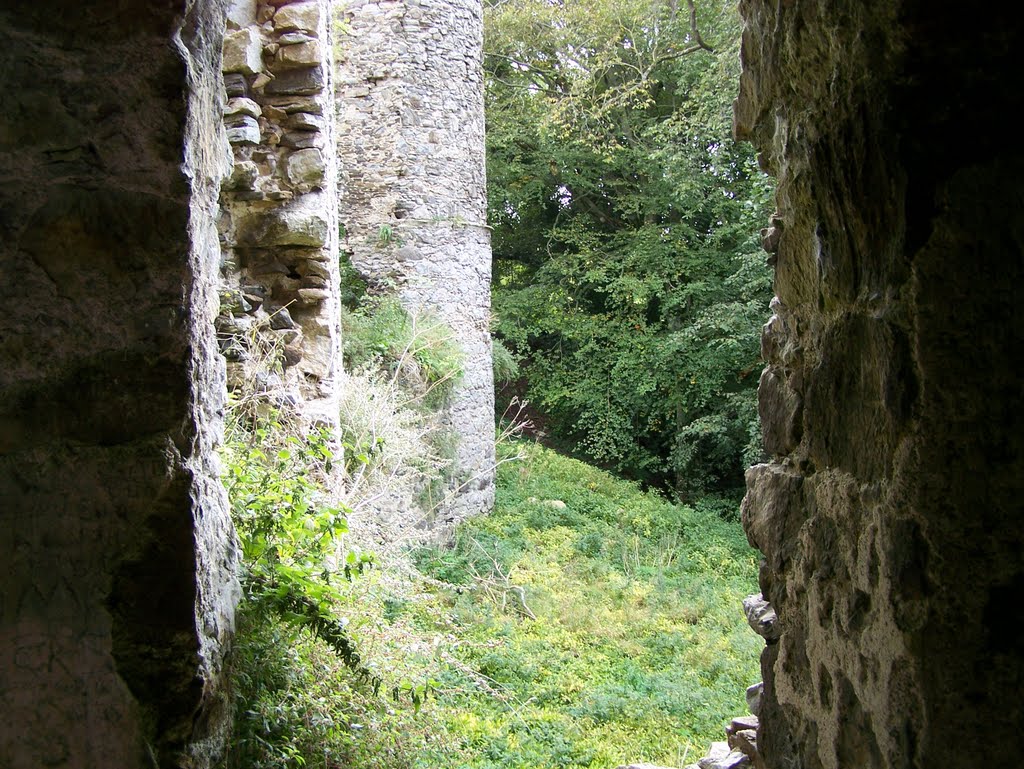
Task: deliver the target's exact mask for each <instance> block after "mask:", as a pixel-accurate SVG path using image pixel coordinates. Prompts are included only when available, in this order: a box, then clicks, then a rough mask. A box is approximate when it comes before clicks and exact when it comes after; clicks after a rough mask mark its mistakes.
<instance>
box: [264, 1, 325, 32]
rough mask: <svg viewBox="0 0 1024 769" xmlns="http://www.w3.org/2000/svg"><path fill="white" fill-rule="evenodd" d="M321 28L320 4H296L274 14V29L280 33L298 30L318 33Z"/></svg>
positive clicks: (284, 7) (280, 9)
mask: <svg viewBox="0 0 1024 769" xmlns="http://www.w3.org/2000/svg"><path fill="white" fill-rule="evenodd" d="M319 28H320V4H319V3H315V2H313V3H295V4H294V5H286V6H283V7H282V8H279V9H278V10H277V13H275V14H274V29H276V30H277V31H278V32H286V31H289V30H293V29H297V30H302V31H304V32H312V33H316V31H317V30H318V29H319Z"/></svg>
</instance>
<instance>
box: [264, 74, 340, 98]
mask: <svg viewBox="0 0 1024 769" xmlns="http://www.w3.org/2000/svg"><path fill="white" fill-rule="evenodd" d="M324 86H325V82H324V73H323V70H322V69H321V68H320V67H309V68H306V69H290V70H285V71H284V72H282V73H280V74H279V75H277V76H276V77H275V78H274V79H273V80H271V81H270V82H269V83H267V84H266V86H265V87H264V92H265V93H266V94H267V95H268V96H284V95H287V96H292V95H294V96H312V95H313V94H316V93H320V92H321V91H322V90H324Z"/></svg>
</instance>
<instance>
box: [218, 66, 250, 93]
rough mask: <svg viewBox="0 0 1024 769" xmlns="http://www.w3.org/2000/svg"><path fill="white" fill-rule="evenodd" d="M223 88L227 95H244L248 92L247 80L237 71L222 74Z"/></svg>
mask: <svg viewBox="0 0 1024 769" xmlns="http://www.w3.org/2000/svg"><path fill="white" fill-rule="evenodd" d="M224 90H225V91H226V92H227V95H228V96H229V97H234V96H245V95H246V94H247V93H248V92H249V81H248V80H246V77H245V75H243V74H241V73H238V72H231V73H225V74H224Z"/></svg>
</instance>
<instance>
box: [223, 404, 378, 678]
mask: <svg viewBox="0 0 1024 769" xmlns="http://www.w3.org/2000/svg"><path fill="white" fill-rule="evenodd" d="M232 428H233V429H232V430H231V431H230V433H231V438H230V440H228V441H227V442H226V443H225V445H224V447H223V449H222V451H221V457H222V460H223V463H224V468H225V471H224V476H223V478H224V485H225V487H226V489H227V492H228V499H229V501H230V503H231V514H232V520H233V521H234V524H235V530H236V531H237V532H238V539H239V542H240V543H241V546H242V563H243V566H244V571H243V573H242V582H243V588H244V589H245V599H246V602H247V605H248V610H249V611H250V612H251V613H253V614H255V615H267V614H271V613H272V614H275V615H276V616H278V617H279V618H281V619H282V620H284V621H285V622H286V623H289V624H291V625H293V626H295V627H296V628H305V629H308V630H309V631H310V632H311V633H313V634H314V635H316V636H318V637H320V638H322V639H323V640H324V641H325V642H326V643H327V644H328V645H329V646H330V647H331V648H332V649H333V650H334V651H335V653H336V654H337V655H338V656H339V657H340V658H341V659H342V660H343V661H344V662H345V664H347V665H348V666H349V667H350V668H351V669H352V670H353V671H354V672H356V673H357V674H358V675H359V676H361V677H363V678H365V679H367V680H372V678H373V677H372V675H371V674H370V671H369V670H367V669H366V668H365V667H364V666H362V664H361V660H360V657H359V654H358V653H357V652H356V650H355V647H354V646H353V644H352V642H351V640H350V639H349V637H348V634H347V633H346V632H345V628H344V624H343V623H341V622H339V621H338V619H337V618H336V616H335V611H334V609H335V606H336V604H337V601H338V600H339V597H340V596H339V593H338V590H337V588H336V587H335V586H334V582H336V580H337V578H338V574H339V573H340V574H342V575H344V578H346V579H351V578H352V576H353V575H354V574H355V573H357V572H361V571H362V570H363V569H364V568H365V567H366V566H367V565H369V563H371V558H370V557H369V556H368V555H367V554H366V553H357V552H355V551H352V550H350V551H348V552H347V553H341V552H340V549H339V548H340V545H341V543H340V541H339V538H340V537H341V535H342V534H344V533H345V532H347V531H348V525H347V522H346V518H345V511H344V510H343V509H341V508H339V507H336V506H333V505H330V504H328V503H327V502H326V500H325V499H324V492H323V489H322V484H321V479H322V475H323V474H324V473H327V472H330V470H331V466H332V463H333V457H334V454H333V451H332V450H331V448H330V438H331V436H330V434H329V432H328V431H326V430H319V431H317V432H314V433H310V434H308V435H306V436H304V437H302V438H300V437H298V436H296V435H294V434H288V433H287V432H286V431H285V430H284V429H283V428H282V425H281V423H280V422H278V421H276V420H275V419H274V418H273V416H271V418H270V419H268V420H261V421H260V422H257V423H256V424H255V425H254V426H252V428H251V430H247V429H245V428H243V426H242V425H241V424H240V423H239V422H235V423H233V425H232ZM339 556H340V557H339Z"/></svg>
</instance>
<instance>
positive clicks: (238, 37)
mask: <svg viewBox="0 0 1024 769" xmlns="http://www.w3.org/2000/svg"><path fill="white" fill-rule="evenodd" d="M223 67H224V71H225V72H240V73H242V74H245V75H255V74H256V73H257V72H262V71H263V43H262V41H261V40H260V35H259V32H257V31H256V29H255V28H254V27H247V28H245V29H240V30H238V31H237V32H230V33H228V34H227V35H225V36H224V64H223Z"/></svg>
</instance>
